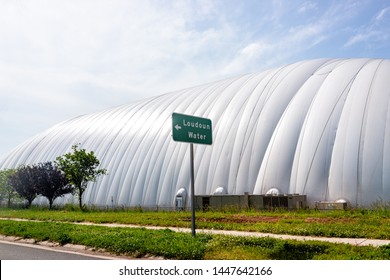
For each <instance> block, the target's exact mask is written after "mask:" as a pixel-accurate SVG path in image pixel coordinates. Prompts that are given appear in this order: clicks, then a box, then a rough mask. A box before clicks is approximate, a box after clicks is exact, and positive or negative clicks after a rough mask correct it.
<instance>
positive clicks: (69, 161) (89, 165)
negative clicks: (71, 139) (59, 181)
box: [56, 145, 107, 210]
mask: <svg viewBox="0 0 390 280" xmlns="http://www.w3.org/2000/svg"><path fill="white" fill-rule="evenodd" d="M72 149H73V153H67V154H65V155H63V156H60V157H57V161H56V163H57V165H58V168H59V169H60V170H61V171H62V172H64V174H65V175H66V178H67V179H68V180H69V182H70V183H71V184H72V185H73V188H74V189H73V191H74V193H76V194H77V195H78V197H79V206H80V209H81V210H83V203H82V196H83V193H84V191H85V190H86V188H87V184H88V182H89V181H95V180H96V178H97V176H99V175H104V174H106V173H107V170H106V169H98V166H99V164H100V162H99V160H98V159H97V158H96V156H95V154H94V152H93V151H91V152H89V153H87V152H86V151H85V149H79V148H78V145H73V146H72Z"/></svg>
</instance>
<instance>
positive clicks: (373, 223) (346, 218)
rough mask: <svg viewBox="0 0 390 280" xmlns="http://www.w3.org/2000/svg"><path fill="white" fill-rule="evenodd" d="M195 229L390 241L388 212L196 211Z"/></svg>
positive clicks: (72, 215)
mask: <svg viewBox="0 0 390 280" xmlns="http://www.w3.org/2000/svg"><path fill="white" fill-rule="evenodd" d="M0 217H3V218H23V219H29V220H40V221H61V222H92V223H121V224H136V225H153V226H164V227H186V228H190V227H191V214H190V213H189V212H143V211H134V210H133V211H130V210H129V211H124V210H123V211H86V212H81V211H69V210H55V211H47V210H42V209H31V210H12V209H0ZM196 227H197V228H201V229H220V230H222V229H223V230H239V231H253V232H264V233H275V234H291V235H306V236H308V235H310V236H324V237H345V238H370V239H390V211H389V210H375V211H369V210H349V211H328V212H321V211H314V210H305V211H296V212H288V211H283V210H280V211H273V212H268V211H262V212H259V211H244V212H197V213H196Z"/></svg>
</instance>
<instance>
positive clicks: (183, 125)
mask: <svg viewBox="0 0 390 280" xmlns="http://www.w3.org/2000/svg"><path fill="white" fill-rule="evenodd" d="M172 136H173V140H175V141H179V142H187V143H195V144H205V145H211V144H212V143H213V133H212V125H211V120H209V119H204V118H199V117H194V116H188V115H183V114H177V113H173V114H172Z"/></svg>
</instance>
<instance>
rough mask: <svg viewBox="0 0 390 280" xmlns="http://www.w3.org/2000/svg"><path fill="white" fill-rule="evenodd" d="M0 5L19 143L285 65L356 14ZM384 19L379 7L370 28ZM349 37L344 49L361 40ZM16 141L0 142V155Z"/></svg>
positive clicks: (264, 6) (248, 5) (23, 1)
mask: <svg viewBox="0 0 390 280" xmlns="http://www.w3.org/2000/svg"><path fill="white" fill-rule="evenodd" d="M0 2H1V9H0V98H1V102H0V126H1V127H2V128H3V129H4V130H3V131H6V133H7V136H9V137H8V138H9V139H16V138H17V139H18V140H19V139H26V138H27V137H29V136H32V135H34V134H35V133H37V132H39V131H41V130H42V129H44V128H48V127H50V126H51V125H53V124H55V123H57V122H59V121H61V120H64V119H66V118H70V117H74V116H76V115H79V114H85V113H89V112H92V111H96V110H100V109H102V108H107V107H110V106H115V105H119V104H123V103H126V102H131V101H133V100H139V99H142V98H144V97H148V96H152V95H158V94H162V93H166V92H168V91H172V90H175V89H181V88H185V87H190V86H193V85H196V84H201V83H205V82H211V81H215V80H217V79H222V78H225V77H227V76H232V75H236V74H243V73H248V72H252V71H258V70H262V69H265V68H269V67H274V66H279V65H281V64H283V63H285V62H286V61H287V62H290V61H291V60H293V59H294V57H295V55H297V54H301V55H302V54H305V53H306V51H308V50H314V49H316V48H319V47H320V46H321V45H322V44H323V43H324V42H326V41H329V40H330V38H332V36H334V35H333V34H334V33H338V32H339V29H340V26H343V24H344V23H345V22H348V20H349V19H353V18H354V17H356V16H358V15H359V9H358V8H357V6H356V3H355V2H354V1H347V2H344V1H341V2H339V1H337V2H333V3H332V4H328V3H326V4H324V2H323V1H301V0H294V1H281V0H273V1H257V0H253V1H250V0H248V1H226V0H223V1H219V0H214V1H209V0H178V1H173V0H172V1H160V0H133V1H127V0H112V1H107V0H73V1H71V0H69V1H62V0H17V1H4V0H0ZM354 5H355V6H354ZM388 14H389V12H388V8H385V9H383V7H382V8H381V9H378V13H377V14H376V19H377V22H379V21H380V22H382V23H383V22H384V20H385V19H387V17H388ZM378 25H379V24H378ZM353 30H355V31H356V32H355V33H354V34H353V36H356V38H355V39H354V40H352V39H353V38H352V37H353V36H350V38H351V44H356V43H357V42H359V40H360V42H364V40H366V39H365V38H364V37H362V35H363V33H362V32H358V31H357V29H353ZM381 30H385V27H383V28H382V29H381ZM369 31H370V30H369ZM366 33H367V34H369V33H368V32H366ZM384 35H385V33H384V32H381V33H380V34H379V33H378V34H374V35H372V36H384ZM359 36H360V37H359ZM375 38H377V37H375ZM320 56H322V55H320ZM5 104H6V105H5ZM26 116H28V117H26ZM15 130H16V131H18V133H17V135H16V134H15V132H14V131H15ZM3 138H4V137H3ZM15 141H17V140H15ZM16 144H17V143H14V144H13V145H12V146H10V142H7V143H5V141H3V142H0V156H1V155H2V154H3V153H4V152H5V151H6V150H8V149H10V148H11V147H13V146H15V145H16Z"/></svg>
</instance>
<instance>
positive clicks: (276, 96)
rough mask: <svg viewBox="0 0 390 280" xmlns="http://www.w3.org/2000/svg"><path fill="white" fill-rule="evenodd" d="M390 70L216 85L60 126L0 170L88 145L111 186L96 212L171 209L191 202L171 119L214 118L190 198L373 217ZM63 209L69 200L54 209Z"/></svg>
mask: <svg viewBox="0 0 390 280" xmlns="http://www.w3.org/2000/svg"><path fill="white" fill-rule="evenodd" d="M389 78H390V60H384V59H318V60H310V61H302V62H298V63H294V64H291V65H287V66H285V67H281V68H277V69H271V70H268V71H263V72H260V73H255V74H250V75H244V76H240V77H235V78H231V79H226V80H223V81H218V82H215V83H209V84H206V85H202V86H197V87H193V88H189V89H184V90H181V91H176V92H173V93H168V94H165V95H161V96H157V97H154V98H149V99H146V100H143V101H139V102H135V103H131V104H126V105H123V106H119V107H115V108H110V109H107V110H104V111H101V112H97V113H94V114H89V115H85V116H80V117H77V118H74V119H71V120H68V121H64V122H62V123H60V124H58V125H56V126H54V127H52V128H50V129H48V130H46V131H44V132H43V133H41V134H39V135H37V136H35V137H33V138H31V139H29V140H27V141H26V142H25V143H23V144H21V145H19V146H18V147H16V148H15V149H14V150H13V151H11V152H10V153H9V154H8V155H7V156H6V157H5V158H3V159H2V161H0V168H1V169H3V168H13V167H17V166H18V165H19V164H22V163H23V164H30V163H37V162H44V161H49V160H54V159H55V158H56V157H57V156H60V155H62V154H64V153H67V152H69V151H71V146H72V145H73V144H76V143H81V147H83V148H86V149H87V151H89V150H93V151H94V152H95V153H96V155H97V157H98V158H99V159H100V161H101V166H102V167H104V168H107V169H108V172H109V175H106V176H101V177H100V178H99V179H98V180H97V181H96V182H95V183H90V184H89V186H88V188H87V191H86V192H85V196H84V202H85V203H87V204H90V205H118V206H122V205H124V206H145V207H155V206H159V207H165V206H168V207H172V206H174V196H175V194H176V193H177V191H178V190H179V189H181V188H184V189H186V190H187V193H189V191H188V190H189V186H190V170H189V145H188V144H186V143H179V142H174V141H173V140H172V136H171V134H172V121H171V115H172V113H173V112H177V113H183V114H187V115H195V116H199V117H204V118H209V119H211V120H212V122H213V145H212V146H205V145H195V148H194V150H195V193H196V194H199V195H200V194H207V195H210V194H213V193H214V191H215V190H216V189H217V188H224V189H225V190H226V191H227V193H228V194H243V193H244V192H249V193H250V194H265V193H266V192H267V191H268V190H270V189H272V188H277V189H278V190H279V191H280V192H281V193H299V194H306V195H307V198H308V202H309V204H311V205H312V204H313V203H314V201H318V200H328V201H329V200H337V199H341V198H343V199H346V200H347V201H349V202H350V203H351V204H352V205H356V206H369V205H371V204H372V203H374V202H377V201H389V200H390V87H389V85H388V83H389ZM57 202H58V203H62V202H64V199H62V200H61V199H59V200H57Z"/></svg>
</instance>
